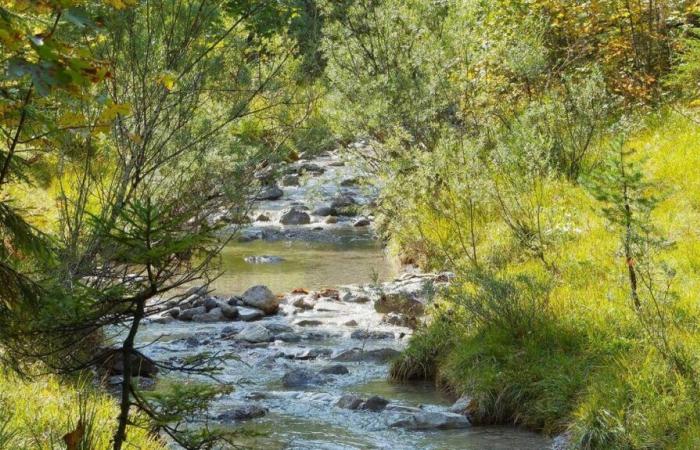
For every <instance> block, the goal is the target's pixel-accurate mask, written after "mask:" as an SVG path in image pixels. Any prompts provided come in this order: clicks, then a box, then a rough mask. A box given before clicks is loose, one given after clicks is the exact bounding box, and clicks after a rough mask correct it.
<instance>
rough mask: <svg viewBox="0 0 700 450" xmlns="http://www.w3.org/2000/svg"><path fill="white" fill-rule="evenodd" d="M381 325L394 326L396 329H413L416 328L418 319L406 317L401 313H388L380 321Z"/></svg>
mask: <svg viewBox="0 0 700 450" xmlns="http://www.w3.org/2000/svg"><path fill="white" fill-rule="evenodd" d="M382 323H387V324H389V325H394V326H397V327H406V328H411V329H415V328H416V327H418V319H416V318H415V317H414V316H407V315H406V314H401V313H395V312H392V313H389V314H387V315H386V316H384V318H383V319H382Z"/></svg>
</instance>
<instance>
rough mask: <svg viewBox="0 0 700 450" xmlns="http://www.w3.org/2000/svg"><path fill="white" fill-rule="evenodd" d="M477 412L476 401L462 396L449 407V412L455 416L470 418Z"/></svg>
mask: <svg viewBox="0 0 700 450" xmlns="http://www.w3.org/2000/svg"><path fill="white" fill-rule="evenodd" d="M476 410H477V403H476V400H475V399H473V398H471V397H469V396H468V395H464V396H462V397H460V398H459V399H458V400H457V401H456V402H454V404H453V405H452V406H451V407H450V412H453V413H455V414H461V415H463V416H466V417H471V416H472V415H473V414H474V413H475V412H476Z"/></svg>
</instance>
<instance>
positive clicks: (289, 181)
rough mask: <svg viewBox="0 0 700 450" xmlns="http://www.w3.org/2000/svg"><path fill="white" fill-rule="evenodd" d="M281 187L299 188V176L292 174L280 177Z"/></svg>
mask: <svg viewBox="0 0 700 450" xmlns="http://www.w3.org/2000/svg"><path fill="white" fill-rule="evenodd" d="M282 186H299V176H298V175H294V174H289V175H285V176H284V177H282Z"/></svg>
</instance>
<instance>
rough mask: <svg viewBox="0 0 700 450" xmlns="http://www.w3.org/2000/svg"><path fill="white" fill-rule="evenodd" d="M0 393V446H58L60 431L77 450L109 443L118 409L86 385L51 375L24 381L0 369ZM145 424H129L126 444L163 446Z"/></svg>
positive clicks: (149, 448) (40, 449) (46, 449)
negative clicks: (69, 438)
mask: <svg viewBox="0 0 700 450" xmlns="http://www.w3.org/2000/svg"><path fill="white" fill-rule="evenodd" d="M0 392H1V393H2V394H0V449H3V450H4V449H8V450H14V449H17V450H19V449H36V450H53V449H62V448H66V443H65V441H64V436H66V435H67V434H69V433H71V432H75V433H73V436H74V437H75V440H74V444H75V447H73V448H75V449H77V450H103V449H109V448H111V445H110V441H111V439H112V435H113V433H114V428H115V425H116V421H115V420H114V418H115V417H116V416H117V414H118V413H119V411H118V408H117V404H116V401H115V400H114V399H113V398H111V397H110V396H108V395H107V394H104V393H101V392H98V391H96V390H95V388H93V387H92V386H90V385H89V384H86V383H78V384H74V383H69V382H62V381H60V380H59V379H57V378H56V377H53V376H42V377H38V378H36V379H34V380H33V381H31V382H27V381H24V380H21V379H18V378H17V377H15V376H12V375H10V374H6V373H0ZM145 425H147V423H146V422H145V421H144V422H143V423H135V424H134V425H133V426H130V427H129V432H128V442H129V444H130V445H131V447H130V448H138V449H142V450H162V449H164V448H165V447H164V445H163V444H162V443H161V442H160V441H159V440H158V439H157V438H156V437H154V436H151V435H149V433H148V431H147V427H146V426H145Z"/></svg>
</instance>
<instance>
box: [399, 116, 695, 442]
mask: <svg viewBox="0 0 700 450" xmlns="http://www.w3.org/2000/svg"><path fill="white" fill-rule="evenodd" d="M629 146H630V147H632V148H634V149H636V150H637V151H638V152H639V153H640V154H641V156H643V157H645V158H648V159H647V160H646V162H645V169H646V172H647V174H648V175H649V177H650V178H652V179H653V180H654V182H656V183H657V184H658V185H660V186H661V189H660V190H662V191H663V192H664V194H665V197H664V200H663V201H662V202H661V204H660V205H659V207H658V208H657V209H656V210H655V212H654V216H653V219H654V225H655V226H656V227H657V228H658V229H660V230H661V231H662V232H663V234H664V235H666V236H669V237H670V238H671V239H672V240H673V241H674V242H675V245H674V246H673V247H672V248H670V249H668V250H665V251H664V252H663V254H662V255H660V256H661V258H662V259H663V260H664V261H665V262H666V263H667V264H669V265H670V266H672V267H673V268H674V269H675V271H676V272H675V278H674V280H673V286H672V288H673V292H674V294H675V295H674V296H673V297H671V298H670V299H669V300H668V301H667V303H664V304H663V305H662V307H663V308H664V311H665V312H666V314H667V316H668V319H669V323H671V324H673V325H671V326H668V327H667V330H666V332H667V333H668V339H669V342H670V343H671V345H672V346H673V348H675V349H677V350H678V352H679V354H680V355H683V356H684V357H685V358H686V361H687V362H688V364H689V366H690V367H692V368H693V370H694V372H693V373H694V374H697V373H700V364H698V358H697V356H696V355H700V339H699V338H700V328H698V325H697V324H698V323H700V309H699V306H700V304H699V303H698V292H700V177H699V176H698V173H700V127H698V126H697V125H696V123H695V122H693V121H692V120H690V119H688V118H686V117H684V116H682V115H680V114H676V113H667V114H660V115H658V116H656V117H655V118H653V119H652V120H649V122H648V126H647V127H645V128H644V130H643V131H641V132H639V133H637V134H636V135H634V136H633V137H632V139H630V141H629ZM544 190H545V194H546V195H544V196H543V198H546V199H547V200H546V201H547V203H546V204H545V205H544V210H545V211H546V212H547V216H546V217H547V223H546V225H545V226H546V227H548V228H549V230H552V232H551V233H550V236H553V237H552V239H551V244H550V246H549V247H548V248H547V249H546V252H547V257H548V259H549V261H552V262H553V263H554V265H555V266H556V270H554V271H551V272H550V273H549V274H547V273H546V271H545V270H544V269H543V265H542V264H541V262H540V261H538V259H537V258H535V257H534V256H533V255H530V254H528V253H527V252H524V251H522V250H519V247H518V244H517V243H516V242H514V241H513V239H512V238H511V237H510V235H509V232H508V230H507V227H504V225H503V222H502V220H501V219H500V218H499V217H498V215H497V214H491V215H487V216H484V217H482V220H483V221H484V222H483V225H482V226H483V229H484V230H486V232H484V234H483V238H482V239H481V240H480V242H479V247H478V253H479V254H480V255H481V257H482V261H485V262H486V264H487V265H488V267H489V270H490V271H491V272H493V273H494V274H496V275H495V276H496V277H497V278H498V279H514V278H515V277H518V276H528V277H531V278H533V279H537V280H547V279H548V278H547V277H549V284H548V290H547V291H546V293H545V294H542V299H543V300H544V299H546V301H542V302H541V303H540V304H538V305H537V306H536V307H533V306H532V305H530V304H527V303H524V302H522V299H518V298H515V296H505V297H498V296H496V297H497V298H496V299H495V301H494V299H490V300H489V297H488V296H481V297H477V294H478V290H475V289H476V288H475V285H476V284H475V283H474V281H473V277H471V278H470V275H469V272H468V271H465V270H462V269H463V268H464V267H466V266H468V264H467V263H466V262H465V260H464V259H462V260H460V259H459V257H455V255H458V254H459V249H458V248H450V245H451V243H450V241H449V238H450V237H451V236H454V235H455V233H457V232H458V230H457V229H456V227H458V226H461V227H464V228H465V229H466V224H464V223H461V224H460V223H459V221H451V220H445V218H444V217H441V216H436V215H435V213H434V211H433V210H431V209H430V208H424V207H422V206H421V203H420V201H416V202H414V203H413V204H412V206H411V211H410V212H409V214H407V216H410V217H412V220H413V222H408V221H407V223H406V224H401V223H398V224H394V230H393V231H394V235H393V236H394V242H393V243H392V245H393V246H394V248H401V249H403V250H408V251H409V252H414V253H415V254H413V255H409V257H410V259H412V260H415V261H421V262H422V263H423V266H424V267H426V268H441V269H442V268H445V263H446V260H445V259H444V258H443V257H442V255H444V254H445V253H448V254H451V255H452V258H451V260H450V261H449V264H448V268H451V269H453V270H456V271H457V272H458V274H460V273H461V274H462V275H463V277H462V278H461V280H462V284H461V285H460V286H458V289H454V290H452V291H451V292H449V293H446V294H445V295H444V296H443V298H442V299H441V300H440V302H439V303H437V304H436V305H435V307H434V308H433V312H432V317H431V322H430V324H429V325H428V326H427V327H426V328H424V329H422V330H420V331H419V332H418V333H417V334H416V335H415V336H414V337H413V338H412V340H411V343H410V345H409V347H408V349H407V350H406V352H405V353H404V355H403V357H402V358H401V359H399V360H398V361H397V362H395V363H394V365H393V367H392V372H391V375H392V377H393V378H395V379H398V380H406V379H418V378H420V379H433V380H435V381H436V383H438V384H439V385H440V386H442V387H443V388H445V389H446V390H449V391H451V392H453V393H454V394H455V395H462V394H467V395H470V396H472V397H473V398H474V399H476V408H475V410H474V411H473V413H474V420H475V421H476V422H478V423H517V424H520V425H523V426H526V427H528V428H531V429H534V430H538V431H542V432H544V433H547V434H550V435H556V434H558V433H562V432H568V433H569V435H570V437H571V440H570V443H571V448H583V449H692V448H700V441H699V439H700V438H698V436H700V402H699V400H700V392H699V389H698V387H697V386H698V384H700V380H698V379H696V377H694V376H692V374H691V375H690V376H688V375H685V376H684V375H682V374H679V371H678V370H674V365H673V363H672V361H670V360H669V358H668V357H667V356H665V355H664V354H662V352H661V351H660V349H659V347H658V346H657V345H654V344H653V341H652V338H651V337H650V334H649V332H648V331H647V330H646V329H645V328H644V327H643V326H642V325H641V323H640V321H639V319H638V318H637V316H636V315H635V313H634V310H633V308H632V307H631V302H630V298H629V290H628V286H627V279H626V267H625V265H624V261H622V258H621V257H620V254H619V251H618V249H619V235H618V234H617V233H616V232H614V231H613V230H612V229H611V228H610V226H609V225H608V224H607V223H606V222H605V221H604V220H603V219H601V217H600V215H599V214H597V213H596V208H597V207H598V206H597V205H596V204H595V202H594V200H592V198H591V197H590V196H589V195H588V194H587V193H586V192H585V191H584V189H583V188H582V187H581V186H578V185H575V184H571V183H562V182H560V181H553V182H551V183H550V184H548V185H546V186H545V187H544ZM416 218H417V220H418V221H422V222H423V223H425V224H430V226H426V227H424V228H423V232H422V233H421V234H420V235H418V234H417V233H416V232H415V229H416V226H415V223H416ZM557 230H564V231H561V232H560V231H557ZM555 231H556V232H557V233H559V234H555V233H554V232H555ZM463 234H464V233H463ZM496 292H498V291H496ZM538 295H539V294H538ZM482 297H483V298H485V299H486V300H487V301H491V302H492V305H490V307H491V308H492V310H493V311H496V312H497V313H498V312H500V317H501V318H502V317H507V320H505V321H500V322H499V321H494V320H491V321H488V320H483V319H481V318H479V317H475V315H474V313H473V309H470V308H471V307H472V306H473V303H470V301H471V302H473V298H482ZM470 298H471V299H472V300H469V299H470ZM518 317H520V318H521V319H522V318H528V320H518ZM509 324H511V325H509Z"/></svg>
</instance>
